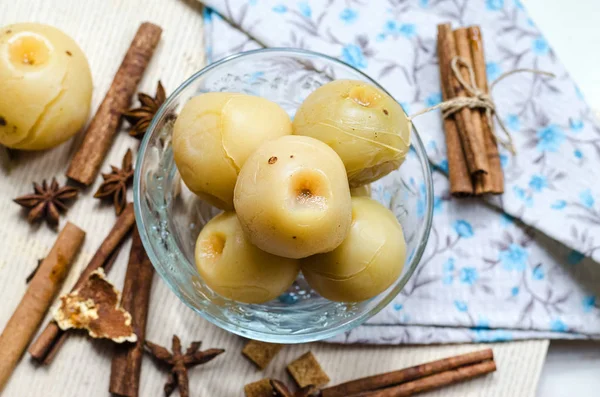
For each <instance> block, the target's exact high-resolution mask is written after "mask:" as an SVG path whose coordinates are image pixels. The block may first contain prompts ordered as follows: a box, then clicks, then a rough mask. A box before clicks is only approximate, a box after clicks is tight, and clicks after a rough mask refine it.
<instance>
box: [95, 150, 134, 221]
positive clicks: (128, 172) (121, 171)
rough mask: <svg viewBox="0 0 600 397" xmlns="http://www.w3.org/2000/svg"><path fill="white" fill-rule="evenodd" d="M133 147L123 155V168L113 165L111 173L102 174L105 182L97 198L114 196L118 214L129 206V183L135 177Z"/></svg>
mask: <svg viewBox="0 0 600 397" xmlns="http://www.w3.org/2000/svg"><path fill="white" fill-rule="evenodd" d="M132 156H133V155H132V153H131V149H127V153H125V156H124V157H123V161H122V163H121V168H117V167H115V166H114V165H111V166H110V168H111V169H112V172H111V173H110V174H102V178H103V179H104V182H102V184H101V185H100V187H99V188H98V191H97V192H96V194H94V197H95V198H100V199H102V198H106V197H112V199H113V203H114V205H115V212H116V213H117V215H119V214H121V212H123V210H124V209H125V207H126V206H127V185H128V184H129V182H131V180H132V179H133V166H132Z"/></svg>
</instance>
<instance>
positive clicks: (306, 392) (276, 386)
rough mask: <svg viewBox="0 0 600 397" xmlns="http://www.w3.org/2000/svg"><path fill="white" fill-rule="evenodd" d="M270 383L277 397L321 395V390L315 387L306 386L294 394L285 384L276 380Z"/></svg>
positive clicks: (314, 396) (311, 396)
mask: <svg viewBox="0 0 600 397" xmlns="http://www.w3.org/2000/svg"><path fill="white" fill-rule="evenodd" d="M270 382H271V387H272V388H273V391H274V392H275V395H276V396H277V397H316V396H318V395H319V389H318V388H316V387H315V386H313V385H308V386H305V387H303V388H301V389H298V390H296V392H295V393H292V392H291V391H290V389H288V387H287V386H286V385H285V384H284V383H283V382H281V381H278V380H276V379H271V381H270Z"/></svg>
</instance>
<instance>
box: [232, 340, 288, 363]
mask: <svg viewBox="0 0 600 397" xmlns="http://www.w3.org/2000/svg"><path fill="white" fill-rule="evenodd" d="M282 347H283V345H280V344H277V343H267V342H259V341H256V340H250V341H248V343H246V346H244V349H243V350H242V354H243V355H244V356H246V357H247V358H248V360H250V361H252V362H253V363H254V364H256V366H257V367H258V368H260V369H265V368H266V367H267V365H269V363H270V362H271V360H272V359H273V357H275V355H276V354H277V353H279V350H281V348H282Z"/></svg>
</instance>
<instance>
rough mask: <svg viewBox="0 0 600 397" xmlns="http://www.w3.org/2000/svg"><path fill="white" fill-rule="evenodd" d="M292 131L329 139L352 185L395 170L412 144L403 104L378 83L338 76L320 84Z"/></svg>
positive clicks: (326, 141) (301, 111)
mask: <svg viewBox="0 0 600 397" xmlns="http://www.w3.org/2000/svg"><path fill="white" fill-rule="evenodd" d="M293 126H294V134H296V135H305V136H310V137H313V138H316V139H319V140H321V141H323V142H325V143H326V144H327V145H329V146H331V147H332V148H333V150H335V151H336V152H337V154H338V155H339V156H340V157H341V159H342V161H343V162H344V165H345V167H346V171H347V172H348V181H349V183H350V186H351V187H356V186H361V185H364V184H367V183H371V182H373V181H376V180H377V179H379V178H381V177H383V176H385V175H387V174H389V173H390V172H392V171H394V170H395V169H397V168H398V167H399V166H400V165H401V164H402V162H403V161H404V158H405V157H406V154H407V153H408V150H409V147H410V130H411V123H410V121H409V119H408V117H407V116H406V113H404V110H403V109H402V107H401V106H400V105H399V104H398V102H396V101H395V100H394V98H392V97H390V96H389V95H388V94H386V93H385V92H383V91H382V90H380V89H379V88H377V87H374V86H372V85H370V84H368V83H365V82H363V81H357V80H334V81H332V82H330V83H327V84H325V85H323V86H321V87H319V88H317V89H316V90H315V91H314V92H313V93H311V94H310V95H309V96H308V97H307V98H306V100H304V102H303V103H302V105H301V106H300V108H299V109H298V111H297V112H296V115H295V116H294V123H293Z"/></svg>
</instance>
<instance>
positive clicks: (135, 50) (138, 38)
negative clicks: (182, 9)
mask: <svg viewBox="0 0 600 397" xmlns="http://www.w3.org/2000/svg"><path fill="white" fill-rule="evenodd" d="M161 33H162V29H161V28H160V27H159V26H157V25H154V24H152V23H149V22H144V23H142V25H141V26H140V27H139V29H138V31H137V33H136V35H135V37H134V38H133V41H132V42H131V45H130V47H129V50H127V54H125V58H124V59H123V62H122V63H121V66H120V67H119V70H118V71H117V73H116V74H115V77H114V79H113V82H112V85H111V86H110V88H109V90H108V92H107V93H106V96H105V97H104V100H103V101H102V103H101V104H100V107H99V108H98V110H97V112H96V114H95V116H94V118H93V119H92V121H91V123H90V125H89V127H88V129H87V131H86V132H85V137H84V139H83V142H82V144H81V146H80V147H79V149H78V150H77V152H76V153H75V155H74V157H73V159H72V160H71V164H70V166H69V169H68V170H67V176H68V177H69V178H71V179H73V180H75V181H77V182H79V183H82V184H84V185H86V186H87V185H90V184H91V183H92V182H94V179H95V178H96V175H98V171H99V170H100V167H101V165H102V162H103V161H104V158H105V157H106V154H107V153H108V150H109V149H110V146H111V144H112V141H113V138H114V136H115V134H116V133H117V129H118V126H119V123H120V121H121V115H122V114H123V112H125V111H126V110H127V109H128V107H129V104H130V102H131V97H132V96H133V94H134V93H135V91H136V88H137V85H138V83H139V82H140V80H141V78H142V75H143V74H144V70H146V67H147V66H148V63H149V62H150V58H152V54H153V53H154V49H155V48H156V46H157V45H158V42H159V40H160V35H161Z"/></svg>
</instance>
